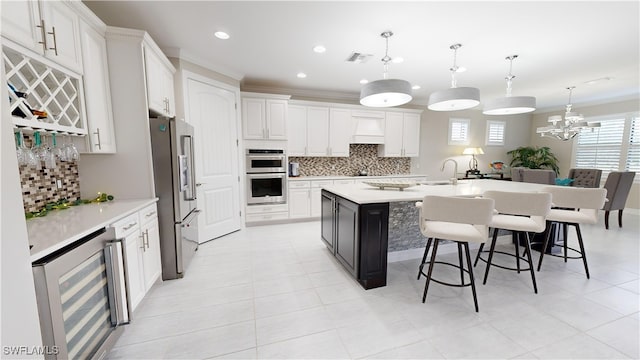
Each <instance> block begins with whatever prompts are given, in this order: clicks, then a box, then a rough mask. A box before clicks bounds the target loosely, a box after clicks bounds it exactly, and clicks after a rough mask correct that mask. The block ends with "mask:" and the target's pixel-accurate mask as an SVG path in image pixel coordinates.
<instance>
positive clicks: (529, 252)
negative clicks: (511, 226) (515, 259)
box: [524, 232, 538, 294]
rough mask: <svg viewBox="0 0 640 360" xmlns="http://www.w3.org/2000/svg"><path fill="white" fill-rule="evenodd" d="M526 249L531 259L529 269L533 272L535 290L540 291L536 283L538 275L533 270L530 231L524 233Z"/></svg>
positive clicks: (532, 278)
mask: <svg viewBox="0 0 640 360" xmlns="http://www.w3.org/2000/svg"><path fill="white" fill-rule="evenodd" d="M524 251H525V252H526V253H527V258H528V259H529V271H530V272H531V282H532V283H533V292H534V293H536V294H537V293H538V285H537V284H536V275H535V272H534V271H533V259H531V241H530V239H529V233H528V232H525V233H524Z"/></svg>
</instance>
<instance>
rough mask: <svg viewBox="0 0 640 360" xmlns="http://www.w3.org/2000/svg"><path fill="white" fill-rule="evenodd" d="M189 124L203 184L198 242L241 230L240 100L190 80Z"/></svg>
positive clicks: (187, 98) (198, 180)
mask: <svg viewBox="0 0 640 360" xmlns="http://www.w3.org/2000/svg"><path fill="white" fill-rule="evenodd" d="M186 87H187V89H186V91H185V103H186V105H187V106H186V109H185V115H186V117H187V119H186V121H187V122H188V123H190V124H191V125H193V127H194V129H195V139H194V145H195V160H196V183H197V184H199V186H198V191H197V197H198V208H199V209H200V210H202V213H201V214H200V217H199V218H198V242H199V243H203V242H205V241H209V240H212V239H215V238H217V237H220V236H222V235H225V234H228V233H230V232H233V231H236V230H239V229H240V226H241V217H240V183H239V181H240V176H239V175H240V174H239V169H238V163H239V147H238V133H237V128H236V116H237V114H236V108H235V106H236V105H235V104H236V97H235V94H234V93H233V92H232V91H229V90H227V89H224V88H222V87H217V86H215V85H213V84H209V83H204V82H202V81H199V80H196V79H192V78H187V81H186Z"/></svg>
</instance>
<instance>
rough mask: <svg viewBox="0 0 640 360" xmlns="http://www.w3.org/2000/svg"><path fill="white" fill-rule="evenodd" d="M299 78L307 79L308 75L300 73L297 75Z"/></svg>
mask: <svg viewBox="0 0 640 360" xmlns="http://www.w3.org/2000/svg"><path fill="white" fill-rule="evenodd" d="M296 76H297V77H299V78H300V79H304V78H306V77H307V74H305V73H303V72H299V73H298V75H296Z"/></svg>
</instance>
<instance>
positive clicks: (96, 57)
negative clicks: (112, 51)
mask: <svg viewBox="0 0 640 360" xmlns="http://www.w3.org/2000/svg"><path fill="white" fill-rule="evenodd" d="M80 29H81V34H80V41H81V44H82V59H83V62H84V64H83V65H84V93H85V105H86V113H87V127H88V132H89V133H88V135H87V140H88V150H89V151H90V152H94V153H115V152H116V140H115V133H114V128H113V111H112V107H111V90H110V86H109V68H108V65H107V43H106V41H105V39H104V34H100V33H98V32H97V31H96V30H94V29H93V28H91V27H90V26H89V25H88V24H86V23H84V22H83V23H82V24H81V25H80Z"/></svg>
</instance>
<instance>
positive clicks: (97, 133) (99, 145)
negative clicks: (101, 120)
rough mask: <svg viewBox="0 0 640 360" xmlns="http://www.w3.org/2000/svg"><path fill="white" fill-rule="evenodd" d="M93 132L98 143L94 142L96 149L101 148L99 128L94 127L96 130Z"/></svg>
mask: <svg viewBox="0 0 640 360" xmlns="http://www.w3.org/2000/svg"><path fill="white" fill-rule="evenodd" d="M94 134H96V135H97V137H98V143H97V144H96V146H97V147H98V150H102V141H100V128H96V132H94Z"/></svg>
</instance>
